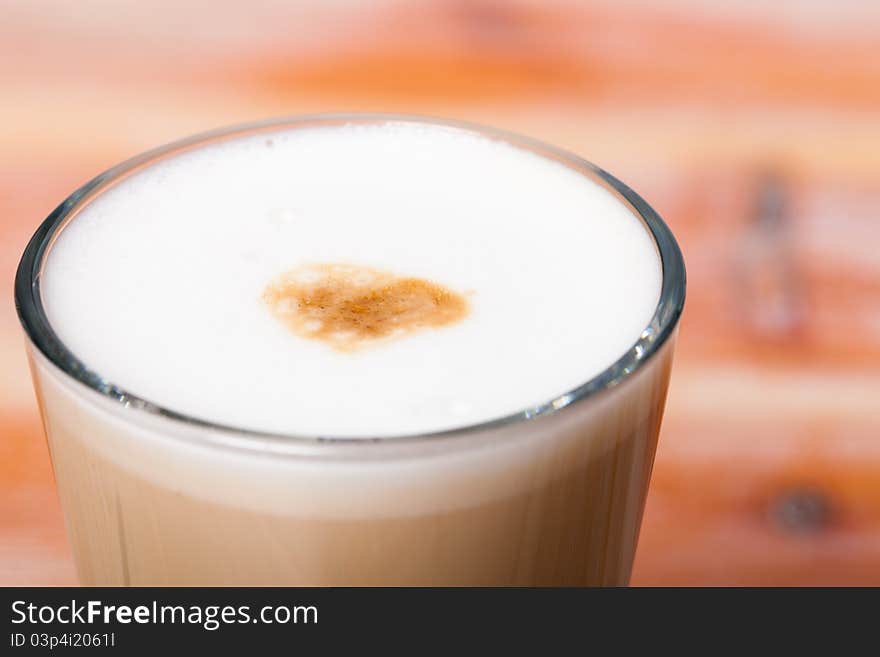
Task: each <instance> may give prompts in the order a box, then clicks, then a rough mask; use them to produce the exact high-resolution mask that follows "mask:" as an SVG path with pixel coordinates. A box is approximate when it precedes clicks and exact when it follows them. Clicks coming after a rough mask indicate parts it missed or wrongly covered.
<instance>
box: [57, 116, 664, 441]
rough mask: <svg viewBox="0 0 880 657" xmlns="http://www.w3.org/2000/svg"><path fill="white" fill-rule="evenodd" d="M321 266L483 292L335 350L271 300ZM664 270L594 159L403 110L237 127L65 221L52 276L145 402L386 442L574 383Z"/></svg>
mask: <svg viewBox="0 0 880 657" xmlns="http://www.w3.org/2000/svg"><path fill="white" fill-rule="evenodd" d="M267 140H271V143H268V142H267ZM314 262H331V263H333V262H341V263H354V264H358V265H364V266H369V267H375V268H379V269H384V270H390V271H392V272H394V273H397V274H401V275H405V276H417V277H423V278H427V279H430V280H432V281H435V282H437V283H440V284H442V285H445V286H447V287H450V288H452V289H453V290H457V291H460V292H468V291H470V292H472V295H471V296H470V297H469V300H470V304H471V312H470V314H469V315H468V316H467V318H465V319H464V320H463V321H461V322H459V323H458V324H456V325H454V326H449V327H444V328H439V329H433V330H428V331H424V332H421V333H417V334H415V335H412V336H408V337H405V338H403V339H399V340H391V341H388V342H385V343H382V344H380V345H378V346H375V347H371V348H366V349H362V350H360V351H357V352H354V353H344V352H338V351H335V350H333V349H332V348H330V347H328V346H327V345H325V344H323V343H321V342H315V341H311V340H307V339H303V338H300V337H297V336H295V335H293V334H292V333H291V332H290V330H288V328H287V327H286V326H284V325H283V324H282V323H281V322H279V321H278V320H277V319H276V317H274V316H273V315H272V313H271V312H270V311H269V309H268V308H267V306H266V304H265V302H264V301H263V299H262V292H263V289H264V287H265V286H266V284H267V283H269V282H270V281H271V280H273V279H274V278H275V277H276V276H278V275H279V274H280V273H282V272H284V271H286V270H289V269H291V268H293V267H296V266H298V265H301V264H304V263H314ZM660 281H661V269H660V264H659V260H658V257H657V254H656V249H655V247H654V244H653V241H652V240H651V238H650V236H649V234H648V232H647V231H646V229H645V228H644V226H643V225H642V224H641V222H640V221H639V220H638V219H637V218H636V217H635V216H634V215H633V214H632V213H631V212H630V210H629V209H628V208H627V207H625V206H624V205H622V204H621V203H620V202H619V201H617V200H616V199H615V198H614V197H613V196H612V195H611V194H610V193H609V192H607V191H606V190H605V189H603V188H601V187H600V186H598V185H596V184H594V183H592V182H590V181H589V180H587V179H586V178H584V177H583V176H582V175H580V174H578V173H577V172H574V171H572V170H569V169H568V168H566V167H565V166H563V165H561V164H559V163H557V162H555V161H553V160H549V159H545V158H542V157H539V156H537V155H535V154H533V153H531V152H528V151H526V150H522V149H518V148H515V147H513V146H510V145H507V144H505V143H502V142H498V141H494V140H489V139H486V138H483V137H480V136H476V135H473V134H471V133H468V132H464V131H460V130H456V129H451V128H447V127H439V126H426V125H421V124H409V123H388V124H383V125H372V126H363V125H361V126H354V125H352V126H342V127H326V128H309V129H300V130H287V131H284V132H276V133H273V134H271V135H266V134H263V135H260V136H255V137H247V138H237V139H234V140H230V141H226V142H222V143H215V144H211V145H208V146H204V147H201V148H198V149H195V150H190V151H187V152H186V153H183V154H181V155H178V156H175V157H173V158H170V159H166V160H164V161H162V162H161V163H159V164H158V165H154V166H152V167H149V168H147V169H144V170H143V171H141V172H139V173H138V174H136V175H134V176H131V177H129V178H128V179H126V180H125V181H124V182H122V183H121V184H119V185H117V186H116V187H114V188H113V189H111V190H110V191H108V192H107V193H105V194H103V195H102V196H99V197H98V198H97V199H96V200H95V201H93V202H92V203H91V204H89V205H88V206H87V207H86V208H85V209H84V210H83V211H82V212H81V213H80V214H79V215H78V216H77V217H76V218H75V220H74V221H73V222H72V223H71V224H70V225H69V226H68V227H67V228H66V229H65V230H64V231H63V232H62V234H61V235H60V237H59V238H58V240H57V242H56V244H55V246H54V248H53V250H52V251H51V254H50V256H49V259H48V263H47V266H46V269H45V271H44V273H43V278H42V291H43V301H44V305H45V307H46V311H47V313H48V316H49V321H50V322H51V324H52V326H53V327H54V329H55V330H56V332H57V333H58V335H59V336H60V338H61V339H62V340H63V341H64V342H65V343H66V344H67V346H68V347H69V348H70V349H71V350H72V352H73V353H74V354H76V355H77V356H78V357H79V358H80V359H81V360H82V361H83V362H85V363H86V365H88V366H89V367H90V368H91V369H93V370H95V371H97V372H99V373H101V374H102V375H103V376H104V378H106V379H107V380H109V381H111V382H113V383H116V384H117V385H119V386H121V387H122V388H124V389H126V390H128V391H130V392H132V393H134V394H136V395H138V396H140V397H142V398H144V399H147V400H149V401H152V402H154V403H156V404H159V405H161V406H164V407H167V408H169V409H172V410H175V411H177V412H180V413H184V414H186V415H190V416H194V417H198V418H201V419H206V420H210V421H213V422H219V423H224V424H231V425H235V426H239V427H243V428H250V429H257V430H264V431H272V432H281V433H295V434H320V435H325V436H334V435H335V436H373V435H401V434H408V433H416V432H425V431H434V430H442V429H448V428H453V427H457V426H462V425H466V424H472V423H475V422H480V421H484V420H489V419H493V418H497V417H500V416H504V415H507V414H510V413H514V412H517V411H520V410H523V409H525V408H528V407H532V406H535V405H536V404H539V403H542V402H545V401H547V400H549V399H552V398H554V397H556V396H558V395H560V394H562V393H564V392H566V391H568V390H570V389H572V388H574V387H576V386H577V385H579V384H581V383H583V382H585V381H587V380H588V379H590V378H592V377H593V376H594V375H596V374H598V373H599V372H601V371H602V370H603V369H605V368H606V367H607V366H608V365H610V364H611V363H612V362H614V361H615V360H617V359H618V358H619V357H620V356H621V355H622V354H623V353H624V352H625V351H626V350H627V349H628V348H629V347H630V346H631V345H632V344H633V343H634V342H635V341H636V340H637V339H638V336H639V334H640V333H641V331H642V330H643V328H644V327H645V326H646V325H647V324H648V322H649V320H650V317H651V315H652V314H653V311H654V308H655V306H656V304H657V300H658V297H659V290H660Z"/></svg>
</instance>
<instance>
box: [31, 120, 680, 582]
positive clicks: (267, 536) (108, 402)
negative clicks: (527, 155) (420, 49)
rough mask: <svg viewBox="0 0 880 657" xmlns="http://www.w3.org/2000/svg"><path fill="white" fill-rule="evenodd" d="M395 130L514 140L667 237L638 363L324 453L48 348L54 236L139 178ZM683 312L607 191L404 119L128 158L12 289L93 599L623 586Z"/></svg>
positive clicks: (38, 238)
mask: <svg viewBox="0 0 880 657" xmlns="http://www.w3.org/2000/svg"><path fill="white" fill-rule="evenodd" d="M388 120H394V121H413V122H427V123H435V124H436V123H440V124H442V125H446V126H452V127H455V128H457V129H461V130H468V131H473V132H477V133H480V134H483V135H487V136H490V137H492V138H494V139H500V140H503V141H506V142H508V143H510V144H513V145H515V146H517V147H519V148H524V149H528V150H531V151H533V152H535V153H537V154H539V155H541V156H543V157H547V158H552V159H554V160H557V161H559V162H561V163H562V164H564V165H565V166H567V167H569V168H571V169H573V170H575V171H577V172H579V173H580V174H581V175H583V176H584V177H585V178H588V179H590V180H592V181H594V182H597V183H599V184H601V185H603V186H604V187H605V188H607V189H608V190H609V191H611V192H612V193H613V194H614V195H615V196H616V197H617V198H618V199H619V200H620V202H622V203H624V204H626V205H627V206H628V207H629V208H630V209H631V210H632V211H633V212H634V213H635V214H636V215H637V216H638V217H639V218H640V219H641V220H642V221H643V222H644V224H645V226H646V227H647V229H648V230H649V231H650V233H651V235H652V236H653V238H654V240H655V243H656V246H657V250H658V253H659V257H660V261H661V264H662V268H663V281H662V289H661V295H660V300H659V303H658V305H657V308H656V312H655V313H654V316H653V318H652V320H651V322H650V324H649V325H648V326H647V327H646V328H645V329H644V331H643V332H642V334H641V336H640V338H639V340H638V341H637V342H636V343H635V344H634V345H633V346H632V348H631V349H629V350H628V351H627V352H626V353H625V354H623V355H622V356H621V357H620V358H619V359H618V360H617V361H616V362H615V363H614V364H613V365H611V366H610V367H609V368H608V369H606V370H605V371H603V372H601V373H600V374H599V375H597V376H595V377H594V378H592V379H590V380H588V381H586V382H584V383H583V384H582V385H580V386H579V387H577V388H575V389H574V390H571V391H569V392H567V393H565V394H563V395H560V396H559V397H557V398H555V399H552V400H547V401H545V402H542V403H539V404H536V405H535V406H534V407H531V408H527V409H524V410H522V411H521V412H519V413H516V414H513V415H510V416H507V417H503V418H499V419H496V420H492V421H489V422H484V423H480V424H476V425H471V426H465V427H461V428H457V429H454V430H450V431H444V432H438V433H430V434H420V435H414V436H409V437H403V438H398V437H394V438H383V437H381V436H377V437H375V438H372V439H369V440H363V439H352V440H346V439H343V440H339V439H332V440H329V439H322V438H321V437H320V436H304V435H274V434H268V433H261V432H254V431H248V430H242V429H239V428H236V427H230V426H223V425H219V424H214V423H211V422H208V421H205V420H203V419H197V418H192V417H187V416H184V415H182V414H180V413H177V412H174V411H172V410H170V409H167V408H162V407H160V406H158V405H156V404H153V403H151V402H150V401H149V400H145V399H141V398H139V397H138V396H137V395H135V394H132V393H131V392H129V391H127V390H125V389H123V388H121V387H120V386H118V385H116V384H115V383H113V382H110V381H107V380H105V379H104V378H103V377H102V376H101V374H100V373H99V372H95V371H93V370H91V369H90V368H89V367H88V365H87V364H86V363H83V362H81V361H80V360H79V359H78V358H77V357H76V355H75V354H73V353H71V352H70V351H69V350H68V349H67V348H66V347H65V345H64V344H63V343H62V342H61V340H59V338H58V336H57V335H56V334H55V332H54V331H53V329H52V327H51V326H50V324H49V322H48V320H47V318H46V314H45V312H44V309H43V306H42V302H41V297H40V273H41V271H42V268H43V266H44V263H45V262H46V258H47V256H48V254H49V253H50V251H51V249H52V245H53V242H54V240H55V238H56V237H57V235H58V234H59V233H60V232H61V231H63V230H64V228H65V226H67V225H68V224H69V223H70V222H71V221H73V220H74V219H75V218H76V216H77V214H78V212H79V211H80V210H81V209H82V208H83V207H85V206H86V205H87V204H88V203H90V202H91V201H92V200H93V199H94V198H95V197H96V196H98V195H100V194H102V193H103V192H104V191H105V190H107V189H108V188H110V187H111V186H113V185H115V184H117V183H118V182H120V181H121V180H123V179H125V178H126V177H127V176H129V175H131V174H132V173H133V172H135V171H137V170H139V169H141V168H143V167H145V166H149V165H151V164H153V163H155V162H157V161H159V160H161V159H164V158H167V157H170V156H173V155H175V154H177V153H180V152H181V151H184V150H187V149H191V148H197V147H199V146H201V145H203V144H205V143H207V142H211V141H218V140H223V139H228V138H233V137H239V136H243V135H248V134H256V133H268V132H272V131H276V130H281V129H297V128H307V127H312V126H316V125H334V124H341V123H376V122H384V121H388ZM684 295H685V270H684V262H683V259H682V255H681V252H680V250H679V248H678V245H677V244H676V242H675V239H674V237H673V235H672V233H671V232H670V231H669V229H668V227H667V226H666V225H665V224H664V223H663V221H662V220H661V219H660V218H659V216H657V214H656V213H655V212H654V211H653V210H652V209H651V208H650V207H649V206H648V205H647V203H645V201H644V200H642V199H641V198H640V197H639V196H638V195H637V194H635V193H634V192H633V191H632V190H630V189H629V188H628V187H627V186H626V185H624V184H623V183H621V182H620V181H619V180H617V179H616V178H614V177H613V176H611V175H610V174H608V173H606V172H605V171H603V170H601V169H599V168H598V167H596V166H594V165H592V164H590V163H588V162H586V161H584V160H582V159H580V158H578V157H576V156H573V155H571V154H569V153H566V152H564V151H561V150H559V149H556V148H553V147H550V146H547V145H544V144H541V143H539V142H537V141H534V140H532V139H529V138H526V137H522V136H519V135H515V134H511V133H507V132H503V131H499V130H495V129H492V128H486V127H482V126H474V125H468V124H462V123H459V122H452V121H438V120H434V119H431V120H428V119H421V118H416V117H406V116H393V115H324V116H311V117H300V118H288V119H279V120H273V121H266V122H261V123H254V124H249V125H245V126H238V127H233V128H227V129H223V130H219V131H215V132H211V133H207V134H204V135H200V136H196V137H192V138H190V139H186V140H183V141H180V142H176V143H174V144H170V145H167V146H163V147H161V148H158V149H156V150H153V151H151V152H148V153H145V154H143V155H140V156H138V157H135V158H133V159H131V160H128V161H127V162H124V163H122V164H120V165H118V166H116V167H114V168H112V169H110V170H109V171H107V172H105V173H103V174H101V175H99V176H98V177H97V178H95V179H94V180H92V181H90V182H89V183H87V184H86V185H84V186H83V187H81V188H80V189H79V190H77V191H76V192H74V193H73V194H72V195H71V196H70V197H69V198H68V199H67V200H65V201H64V202H63V203H62V204H61V205H60V206H59V207H58V208H57V209H56V210H55V211H54V212H53V213H52V214H51V215H50V216H49V217H48V218H47V219H46V220H45V221H44V222H43V224H42V225H41V226H40V227H39V229H38V230H37V232H36V233H35V235H34V236H33V238H32V239H31V241H30V243H29V244H28V245H27V248H26V249H25V252H24V255H23V256H22V259H21V262H20V264H19V269H18V273H17V276H16V281H15V299H16V306H17V308H18V312H19V317H20V319H21V323H22V325H23V327H24V330H25V332H26V334H27V337H28V342H27V350H28V355H29V359H30V363H31V372H32V376H33V381H34V387H35V390H36V394H37V398H38V401H39V405H40V410H41V413H42V417H43V421H44V426H45V429H46V435H47V441H48V444H49V449H50V453H51V456H52V461H53V465H54V469H55V476H56V481H57V486H58V491H59V495H60V499H61V505H62V508H63V510H64V514H65V519H66V523H67V529H68V534H69V537H70V540H71V544H72V547H73V553H74V557H75V560H76V565H77V570H78V573H79V577H80V580H81V582H82V583H83V584H88V585H128V584H133V585H219V584H229V585H245V584H252V585H625V584H627V583H628V581H629V575H630V570H631V567H632V561H633V557H634V554H635V547H636V541H637V537H638V531H639V526H640V523H641V516H642V511H643V508H644V502H645V496H646V493H647V488H648V483H649V480H650V474H651V467H652V464H653V459H654V451H655V447H656V441H657V434H658V431H659V427H660V421H661V417H662V414H663V407H664V402H665V397H666V388H667V384H668V381H669V374H670V369H671V364H672V355H673V350H674V344H675V340H676V335H677V324H678V319H679V316H680V314H681V311H682V306H683V303H684ZM132 348H136V345H132ZM340 404H341V405H343V406H344V400H341V401H340Z"/></svg>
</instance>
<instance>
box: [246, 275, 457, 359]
mask: <svg viewBox="0 0 880 657" xmlns="http://www.w3.org/2000/svg"><path fill="white" fill-rule="evenodd" d="M263 300H264V301H265V302H266V303H267V305H268V306H269V308H270V310H271V311H272V312H273V314H274V315H275V316H276V317H277V318H278V319H280V320H281V321H283V322H284V323H285V324H286V325H287V326H288V327H289V328H290V330H291V331H293V333H295V334H296V335H299V336H301V337H304V338H308V339H311V340H320V341H322V342H325V343H326V344H329V345H330V346H331V347H333V348H334V349H337V350H339V351H353V350H355V349H358V348H360V347H362V346H365V345H367V344H368V343H378V342H379V341H382V340H388V339H396V338H402V337H405V336H407V335H410V334H412V333H415V332H417V331H421V330H424V329H428V328H440V327H443V326H449V325H451V324H454V323H456V322H458V321H460V320H461V319H463V318H464V317H465V316H466V315H467V314H468V311H469V304H468V302H467V300H466V299H465V298H464V296H462V295H461V294H458V293H457V292H454V291H452V290H450V289H448V288H446V287H443V286H442V285H439V284H437V283H434V282H432V281H428V280H425V279H423V278H414V277H405V276H397V275H395V274H392V273H391V272H387V271H382V270H379V269H373V268H370V267H360V266H357V265H344V264H313V265H303V266H301V267H297V268H296V269H292V270H290V271H288V272H285V273H284V274H282V275H281V276H279V277H278V278H276V279H275V280H274V281H272V282H271V283H269V285H267V286H266V289H265V291H264V292H263Z"/></svg>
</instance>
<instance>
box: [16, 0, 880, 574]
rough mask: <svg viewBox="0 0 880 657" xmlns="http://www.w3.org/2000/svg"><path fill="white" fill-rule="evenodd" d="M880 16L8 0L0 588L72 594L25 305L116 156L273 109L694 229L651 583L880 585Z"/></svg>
mask: <svg viewBox="0 0 880 657" xmlns="http://www.w3.org/2000/svg"><path fill="white" fill-rule="evenodd" d="M878 34H880V4H877V3H872V2H864V1H861V0H848V1H844V0H837V1H834V0H829V1H827V2H822V1H820V0H802V1H798V2H776V3H769V2H765V1H759V0H741V1H740V2H737V3H728V2H721V1H720V0H719V1H718V2H709V1H708V0H707V1H700V0H671V1H666V2H661V1H660V0H618V1H612V0H603V1H600V2H575V1H573V0H554V1H547V0H545V1H538V0H536V1H534V2H525V1H522V0H509V1H498V2H492V1H489V0H477V1H464V0H462V1H456V2H439V1H432V2H428V1H423V2H403V1H399V0H393V1H392V0H385V1H380V2H365V1H356V0H334V1H333V2H317V1H314V2H306V1H305V0H298V1H296V2H291V3H287V4H284V3H278V2H272V1H270V0H251V1H250V2H248V3H231V2H228V3H227V2H219V1H217V2H208V1H207V0H186V1H184V0H177V1H175V2H171V1H170V0H161V1H158V2H149V3H139V2H134V1H133V0H125V1H123V0H113V1H111V0H81V1H79V2H62V1H61V0H33V1H26V0H22V1H21V2H10V1H9V0H0V236H2V240H0V275H2V277H3V280H4V281H5V283H4V284H5V286H6V290H7V302H6V303H5V304H2V305H0V363H2V368H3V369H2V371H3V376H2V377H0V432H2V435H0V438H2V440H0V457H2V458H0V493H2V494H0V584H68V583H73V582H74V581H75V575H74V572H73V568H72V564H71V558H70V553H69V549H68V546H67V543H66V538H65V535H64V530H63V524H62V522H63V521H62V518H61V514H60V511H59V508H58V503H57V500H56V497H55V490H54V485H53V482H52V474H51V468H50V464H49V459H48V453H47V451H46V447H45V443H44V441H43V438H42V432H41V428H40V422H39V418H38V416H37V412H36V406H35V403H34V400H33V395H32V391H31V388H30V382H29V379H28V373H27V367H26V363H25V359H24V356H23V352H22V342H23V339H22V336H21V333H20V329H19V327H18V323H17V319H16V317H15V312H14V308H13V304H12V301H11V289H12V279H13V274H14V268H15V266H16V264H17V260H18V257H19V255H20V253H21V250H22V248H23V247H24V244H25V242H26V240H27V238H28V237H29V236H30V234H31V233H32V232H33V230H34V229H35V227H36V226H37V224H38V223H39V222H40V221H41V220H42V219H43V218H44V217H45V216H46V215H47V214H48V213H49V212H50V211H51V210H52V208H53V207H54V206H55V205H56V204H58V203H59V202H60V201H61V200H62V199H63V198H64V197H65V196H66V195H67V194H68V193H69V192H71V191H72V190H73V189H74V188H76V187H77V186H78V185H80V184H81V183H83V182H85V181H86V180H87V179H88V178H90V177H91V176H93V175H94V174H96V173H98V172H100V171H101V170H103V169H105V168H107V167H108V166H110V165H112V164H115V163H116V162H118V161H120V160H122V159H124V158H126V157H128V156H130V155H133V154H135V153H137V152H139V151H142V150H145V149H146V148H149V147H152V146H155V145H157V144H160V143H163V142H167V141H170V140H173V139H176V138H179V137H182V136H185V135H188V134H190V133H194V132H199V131H202V130H205V129H208V128H211V127H216V126H220V125H224V124H229V123H236V122H242V121H247V120H253V119H256V118H261V117H268V116H273V115H287V114H299V113H305V112H316V111H343V110H386V111H401V112H416V113H427V114H435V115H445V116H450V117H457V118H461V119H468V120H475V121H480V122H484V123H489V124H494V125H498V126H501V127H505V128H509V129H513V130H516V131H519V132H523V133H527V134H531V135H533V136H535V137H538V138H540V139H542V140H545V141H549V142H553V143H556V144H559V145H562V146H565V147H567V148H569V149H571V150H574V151H576V152H578V153H580V154H582V155H584V156H585V157H587V158H588V159H591V160H593V161H595V162H596V163H598V164H600V165H602V166H604V167H605V168H607V169H609V170H611V171H612V172H614V173H615V174H617V175H618V176H619V177H621V178H622V179H623V180H625V181H627V182H628V183H629V184H630V185H631V186H633V187H634V188H635V189H636V190H638V191H639V192H640V193H641V194H642V195H643V196H645V198H647V199H648V201H649V202H650V203H652V204H653V205H654V207H655V208H656V209H657V210H658V211H659V212H660V214H661V215H662V216H663V217H664V218H666V220H667V221H668V222H669V223H670V224H671V226H672V228H673V229H674V231H675V232H676V234H677V235H678V236H679V239H680V241H681V244H682V248H683V250H684V253H685V258H686V260H687V265H688V278H689V289H688V302H687V308H686V313H685V319H684V321H683V324H682V331H681V337H680V342H679V345H680V346H679V355H678V359H677V362H676V366H675V370H674V372H673V382H672V388H671V390H670V397H669V404H668V409H667V416H666V421H665V424H664V427H663V433H662V436H661V441H660V449H659V452H658V455H657V462H656V467H655V471H654V479H653V484H652V488H651V493H650V497H649V501H648V508H647V515H646V518H645V524H644V529H643V532H642V538H641V542H640V546H639V551H638V557H637V562H636V569H635V574H634V577H633V583H634V584H641V585H678V584H689V585H700V584H726V585H737V584H782V585H788V584H873V585H880V216H878V215H880V56H878V55H880V46H878V43H880V42H878Z"/></svg>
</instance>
